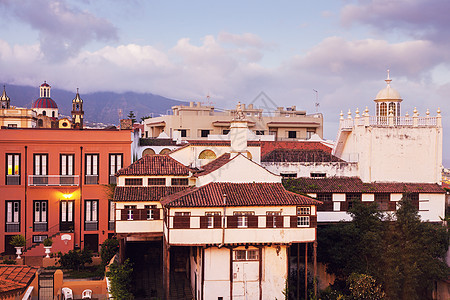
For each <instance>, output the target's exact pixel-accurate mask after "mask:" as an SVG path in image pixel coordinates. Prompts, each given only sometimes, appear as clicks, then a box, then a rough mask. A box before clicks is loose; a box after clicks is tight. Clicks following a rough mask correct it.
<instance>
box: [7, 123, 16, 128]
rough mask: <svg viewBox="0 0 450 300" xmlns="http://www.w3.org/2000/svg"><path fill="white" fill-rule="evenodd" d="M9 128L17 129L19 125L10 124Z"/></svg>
mask: <svg viewBox="0 0 450 300" xmlns="http://www.w3.org/2000/svg"><path fill="white" fill-rule="evenodd" d="M8 128H17V124H8Z"/></svg>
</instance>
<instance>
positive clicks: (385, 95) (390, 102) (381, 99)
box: [374, 70, 403, 117]
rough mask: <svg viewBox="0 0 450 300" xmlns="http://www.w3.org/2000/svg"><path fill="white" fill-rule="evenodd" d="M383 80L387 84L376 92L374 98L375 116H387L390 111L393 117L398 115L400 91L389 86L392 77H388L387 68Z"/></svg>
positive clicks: (400, 100) (400, 99)
mask: <svg viewBox="0 0 450 300" xmlns="http://www.w3.org/2000/svg"><path fill="white" fill-rule="evenodd" d="M385 81H386V84H387V86H386V87H385V88H384V89H382V90H380V91H379V92H378V94H377V96H376V97H375V100H374V101H375V103H376V112H377V117H387V116H389V114H390V113H391V112H392V115H393V116H394V117H399V116H400V103H401V102H402V101H403V99H402V98H401V97H400V93H399V92H397V91H396V90H395V89H393V88H392V87H391V81H392V79H390V78H389V70H388V75H387V79H386V80H385Z"/></svg>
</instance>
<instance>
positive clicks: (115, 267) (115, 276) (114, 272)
mask: <svg viewBox="0 0 450 300" xmlns="http://www.w3.org/2000/svg"><path fill="white" fill-rule="evenodd" d="M132 272H133V265H132V263H131V262H130V260H129V259H127V260H125V261H124V263H123V264H119V263H117V262H114V263H112V264H111V265H110V266H109V271H108V272H106V276H107V277H108V278H109V280H110V282H111V291H110V292H111V294H112V296H113V298H114V299H115V300H131V299H134V296H133V294H132V293H131V292H130V290H131V288H132V287H131V278H132V277H131V273H132Z"/></svg>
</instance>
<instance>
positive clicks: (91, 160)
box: [84, 154, 99, 184]
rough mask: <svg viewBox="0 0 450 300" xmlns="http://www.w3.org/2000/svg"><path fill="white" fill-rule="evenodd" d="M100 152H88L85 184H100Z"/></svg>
mask: <svg viewBox="0 0 450 300" xmlns="http://www.w3.org/2000/svg"><path fill="white" fill-rule="evenodd" d="M98 167H99V166H98V154H86V165H85V175H86V177H85V180H84V182H85V184H98Z"/></svg>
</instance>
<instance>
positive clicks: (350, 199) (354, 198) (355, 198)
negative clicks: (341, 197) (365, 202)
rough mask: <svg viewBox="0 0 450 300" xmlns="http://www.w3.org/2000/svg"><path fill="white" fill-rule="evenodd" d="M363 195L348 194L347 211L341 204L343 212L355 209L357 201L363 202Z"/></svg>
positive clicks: (346, 198)
mask: <svg viewBox="0 0 450 300" xmlns="http://www.w3.org/2000/svg"><path fill="white" fill-rule="evenodd" d="M361 198H362V195H361V194H360V193H347V194H345V202H346V204H347V209H345V207H344V208H343V207H342V203H341V210H348V209H351V208H353V203H355V202H356V201H361Z"/></svg>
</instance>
